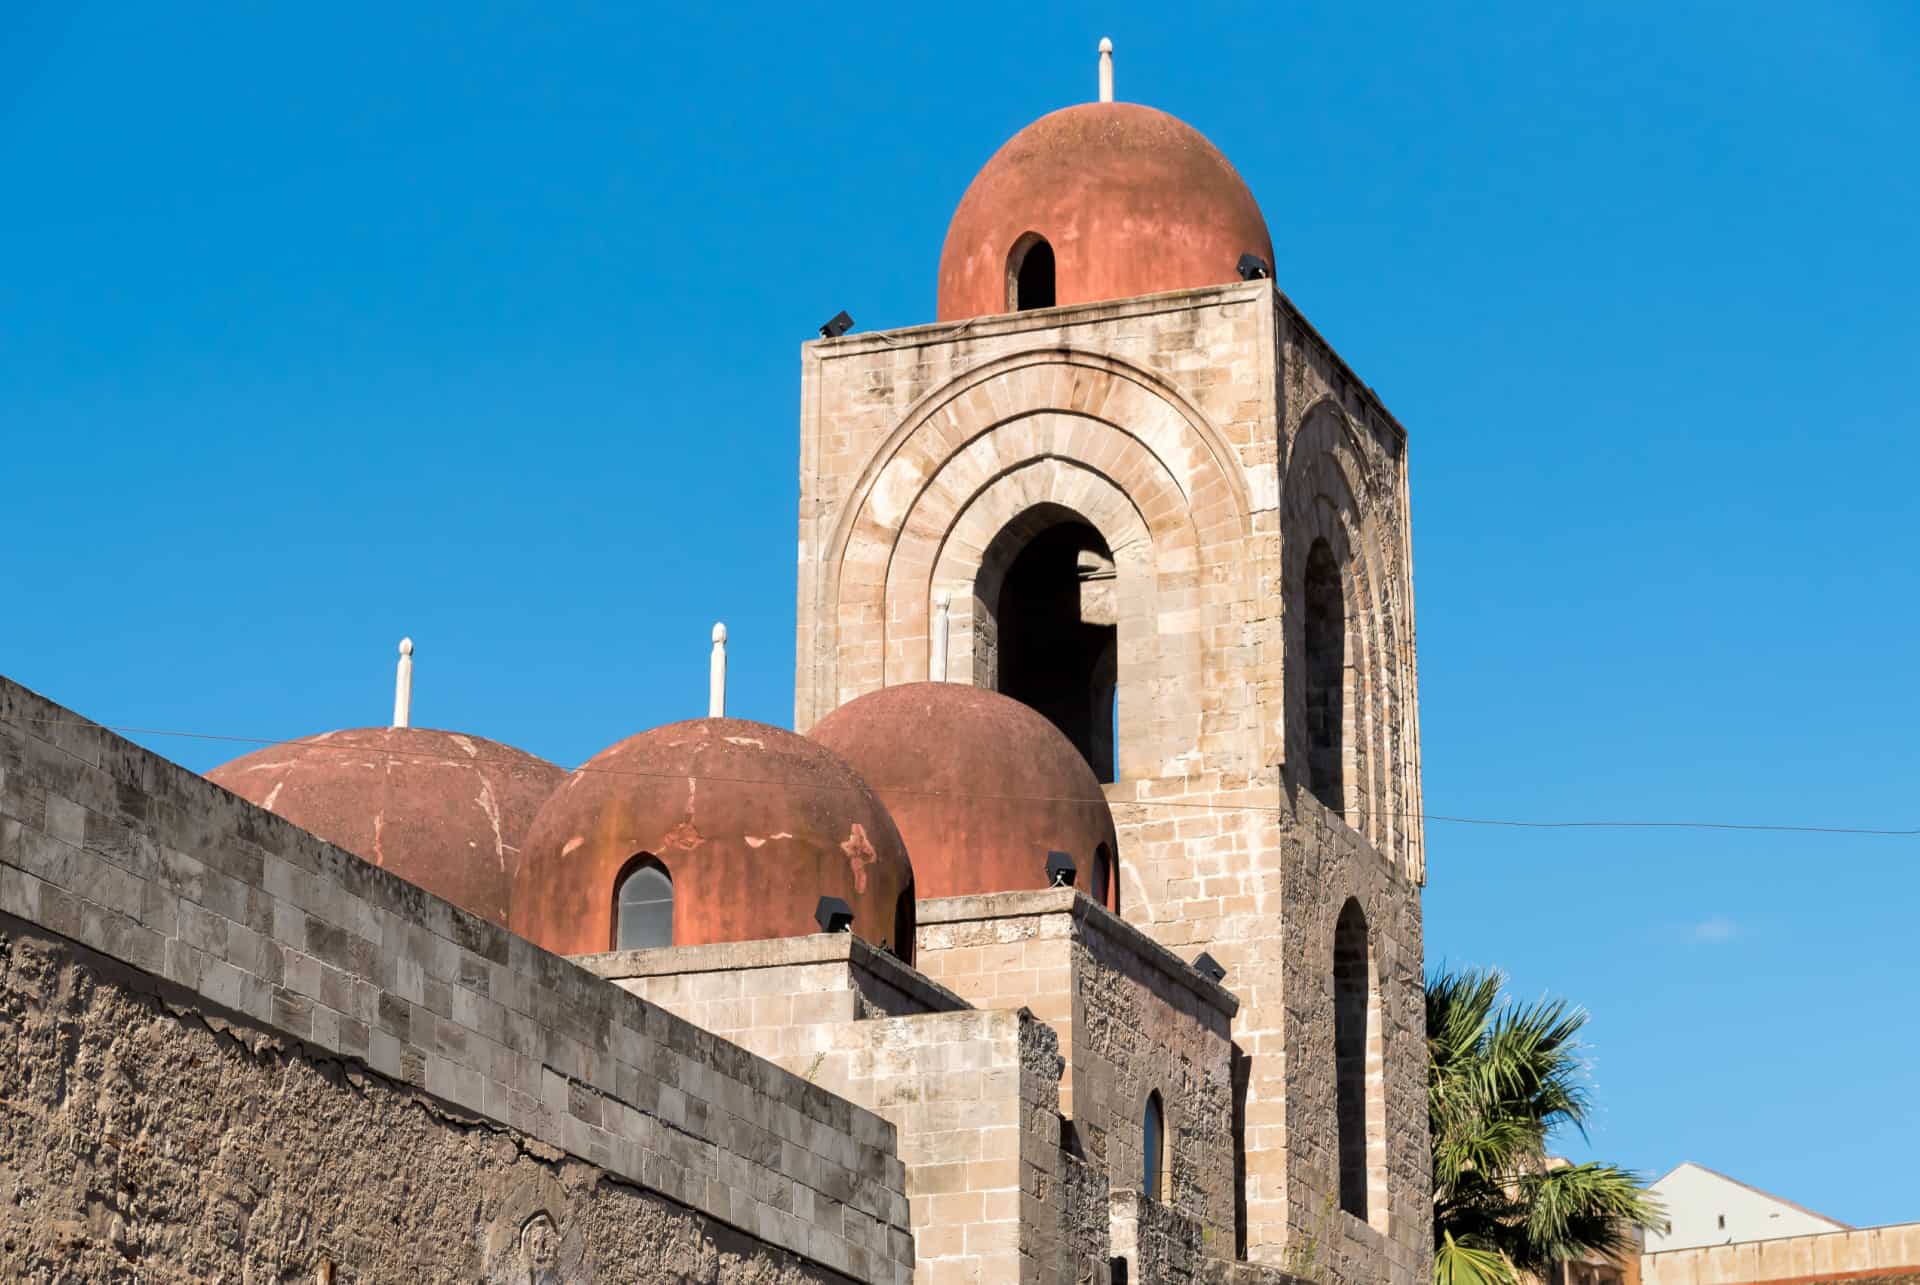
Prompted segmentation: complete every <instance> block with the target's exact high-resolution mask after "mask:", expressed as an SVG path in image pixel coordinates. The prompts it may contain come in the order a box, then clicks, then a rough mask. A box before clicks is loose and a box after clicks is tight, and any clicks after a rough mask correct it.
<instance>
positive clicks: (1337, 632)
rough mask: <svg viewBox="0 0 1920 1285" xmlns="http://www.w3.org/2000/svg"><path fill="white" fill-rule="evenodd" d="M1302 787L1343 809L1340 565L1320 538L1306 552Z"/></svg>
mask: <svg viewBox="0 0 1920 1285" xmlns="http://www.w3.org/2000/svg"><path fill="white" fill-rule="evenodd" d="M1302 598H1303V600H1304V605H1305V608H1306V631H1305V632H1306V656H1305V658H1304V659H1305V672H1306V689H1307V724H1306V725H1307V788H1308V789H1310V790H1312V791H1313V796H1314V797H1315V798H1317V799H1319V800H1320V802H1322V803H1324V804H1326V805H1327V806H1328V807H1329V808H1332V809H1333V810H1334V811H1335V812H1340V813H1344V812H1345V811H1346V791H1345V781H1344V779H1343V778H1344V775H1345V773H1344V771H1343V768H1344V766H1345V756H1346V746H1345V744H1344V739H1345V732H1346V675H1347V613H1346V602H1345V599H1344V597H1343V596H1342V593H1341V588H1340V568H1339V565H1338V564H1337V563H1336V562H1335V561H1334V558H1333V550H1332V549H1331V548H1329V547H1328V545H1327V542H1326V541H1325V540H1315V541H1314V542H1313V548H1312V549H1310V550H1308V552H1307V574H1306V591H1305V593H1304V594H1303V595H1302Z"/></svg>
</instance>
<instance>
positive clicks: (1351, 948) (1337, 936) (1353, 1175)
mask: <svg viewBox="0 0 1920 1285" xmlns="http://www.w3.org/2000/svg"><path fill="white" fill-rule="evenodd" d="M1372 991H1373V979H1372V964H1371V958H1370V956H1369V954H1368V948H1367V917H1366V914H1365V913H1364V912H1363V911H1362V910H1361V909H1360V903H1359V902H1357V901H1354V900H1352V899H1351V898H1349V899H1348V901H1347V904H1346V905H1344V906H1342V907H1341V908H1340V918H1339V920H1338V922H1337V923H1336V924H1335V925H1334V930H1333V1062H1334V1067H1333V1073H1334V1097H1335V1111H1336V1114H1337V1118H1338V1122H1339V1131H1340V1207H1341V1208H1342V1209H1344V1210H1346V1211H1347V1212H1348V1213H1350V1214H1352V1215H1353V1216H1354V1217H1355V1218H1362V1219H1364V1218H1366V1216H1367V1186H1368V1176H1369V1175H1368V1172H1367V1124H1368V1118H1369V1116H1370V1115H1371V1114H1372V1112H1371V1111H1370V1110H1369V1105H1370V1104H1369V1103H1368V1101H1367V1097H1368V1093H1369V1091H1370V1090H1372V1089H1373V1085H1372V1084H1371V1083H1370V1077H1369V1076H1368V1074H1367V1060H1368V1059H1367V1053H1368V1048H1367V1045H1368V1043H1369V1039H1368V1035H1369V1031H1368V1027H1369V1024H1370V1019H1371V1017H1372V1012H1371V1009H1372Z"/></svg>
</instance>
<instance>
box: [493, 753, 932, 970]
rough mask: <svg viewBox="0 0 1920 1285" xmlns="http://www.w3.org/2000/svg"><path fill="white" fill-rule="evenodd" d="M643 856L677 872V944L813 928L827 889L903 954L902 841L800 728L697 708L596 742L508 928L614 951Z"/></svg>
mask: <svg viewBox="0 0 1920 1285" xmlns="http://www.w3.org/2000/svg"><path fill="white" fill-rule="evenodd" d="M648 857H650V858H652V859H653V861H654V862H655V863H657V864H658V865H659V866H660V867H661V868H663V869H664V871H665V872H666V875H667V877H668V878H669V879H670V880H671V883H672V905H671V916H672V940H673V944H674V945H676V946H694V945H704V944H706V943H709V942H726V941H754V940H758V939H760V938H765V937H798V936H804V935H806V934H808V933H816V932H819V931H820V929H819V926H818V925H817V924H816V922H815V920H814V911H815V909H816V908H817V907H818V905H819V901H820V898H821V897H822V896H830V897H839V898H842V899H843V900H845V901H846V903H847V905H848V906H849V907H850V908H851V909H852V911H853V931H854V932H855V933H856V934H858V935H859V936H861V937H864V938H866V939H867V940H868V941H870V942H873V943H875V944H878V945H885V946H888V947H890V948H892V949H893V950H895V952H896V953H898V954H900V955H902V956H903V957H907V958H911V955H912V950H913V944H912V929H911V924H912V910H913V868H912V867H911V866H910V865H909V864H908V863H907V850H906V846H905V845H904V844H902V843H901V842H900V835H899V832H898V831H896V830H895V829H894V826H893V820H892V819H891V818H890V817H889V816H888V815H887V810H886V808H885V807H883V806H882V805H881V803H880V801H879V800H878V799H877V798H875V797H874V794H873V791H871V790H869V789H868V788H867V785H866V782H864V781H862V780H861V779H860V777H859V776H858V774H856V773H855V772H854V770H853V769H852V768H850V767H848V766H847V765H846V764H845V763H844V762H842V761H841V760H840V758H839V757H838V756H836V755H834V754H833V753H831V752H830V751H828V750H826V749H824V748H822V747H821V746H819V745H817V744H815V743H814V742H812V741H810V740H808V739H807V738H806V737H804V736H797V735H795V734H794V733H792V732H789V731H786V730H784V729H782V728H778V727H770V726H768V725H767V724H765V723H752V722H748V721H746V720H744V719H737V718H701V719H694V720H691V721H689V722H684V723H671V724H668V725H667V726H666V727H656V728H654V729H653V730H652V731H648V732H642V733H640V734H639V735H638V736H631V737H628V738H627V739H626V740H624V741H621V742H620V743H619V744H617V745H613V746H610V747H608V748H607V749H604V750H602V751H600V753H598V754H596V755H594V756H593V757H592V758H591V759H589V760H588V761H587V762H586V763H584V764H582V765H581V767H580V768H579V769H578V770H577V771H575V772H574V773H573V775H571V776H570V777H568V778H567V781H566V784H564V785H562V786H561V787H560V788H559V789H557V790H555V791H554V792H553V796H552V797H551V798H549V799H548V800H547V803H546V806H544V807H543V808H541V809H540V815H539V816H538V817H537V818H536V819H535V820H534V823H533V826H532V828H531V829H530V830H529V831H528V834H527V839H526V843H525V844H524V845H523V848H522V855H521V861H520V865H519V867H518V869H517V870H516V871H515V874H514V880H513V922H512V928H513V930H514V931H515V932H517V933H519V934H520V935H521V936H523V937H526V938H527V939H528V940H530V941H532V942H534V943H536V944H538V945H540V946H544V947H545V948H546V949H548V950H551V951H554V952H555V953H557V954H562V955H584V954H592V953H595V952H598V951H603V950H609V949H612V948H613V946H614V945H615V944H616V943H615V940H614V915H613V906H614V898H615V895H616V891H617V889H616V885H617V884H618V883H619V882H620V880H621V879H622V877H623V875H624V874H625V873H626V872H627V871H628V870H629V869H630V868H631V867H633V866H634V865H635V863H636V859H642V860H644V859H645V858H648ZM897 917H898V920H897ZM897 937H904V938H905V939H906V940H905V941H896V938H897Z"/></svg>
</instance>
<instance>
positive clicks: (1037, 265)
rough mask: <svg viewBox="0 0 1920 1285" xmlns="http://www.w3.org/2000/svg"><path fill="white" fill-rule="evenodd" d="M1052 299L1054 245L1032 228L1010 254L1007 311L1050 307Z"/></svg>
mask: <svg viewBox="0 0 1920 1285" xmlns="http://www.w3.org/2000/svg"><path fill="white" fill-rule="evenodd" d="M1053 301H1054V294H1053V247H1052V246H1051V245H1048V244H1047V239H1046V238H1045V237H1043V236H1041V235H1040V234H1039V233H1038V232H1029V233H1027V234H1026V235H1024V236H1022V237H1021V238H1020V239H1019V240H1018V241H1015V242H1014V243H1013V249H1012V250H1011V251H1010V252H1008V254H1007V311H1009V312H1025V311H1027V310H1028V309H1029V308H1051V307H1053Z"/></svg>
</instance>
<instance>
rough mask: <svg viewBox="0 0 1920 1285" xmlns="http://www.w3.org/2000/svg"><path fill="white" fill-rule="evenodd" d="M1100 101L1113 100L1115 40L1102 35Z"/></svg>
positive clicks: (1107, 101)
mask: <svg viewBox="0 0 1920 1285" xmlns="http://www.w3.org/2000/svg"><path fill="white" fill-rule="evenodd" d="M1100 101H1101V102H1103V103H1110V102H1112V101H1113V41H1112V40H1110V39H1108V38H1107V37H1106V36H1102V37H1100Z"/></svg>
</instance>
